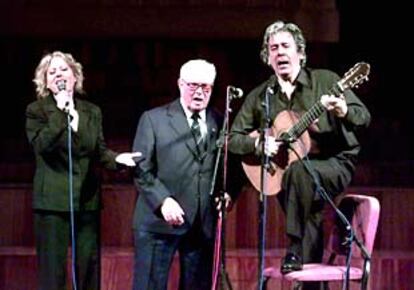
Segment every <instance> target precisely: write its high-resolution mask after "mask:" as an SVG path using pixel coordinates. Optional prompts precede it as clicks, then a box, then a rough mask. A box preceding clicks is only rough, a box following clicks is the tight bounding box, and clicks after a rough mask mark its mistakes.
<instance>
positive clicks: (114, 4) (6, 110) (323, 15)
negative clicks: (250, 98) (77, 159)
mask: <svg viewBox="0 0 414 290" xmlns="http://www.w3.org/2000/svg"><path fill="white" fill-rule="evenodd" d="M362 2H363V3H361V1H333V0H331V1H328V0H318V1H305V0H295V1H284V0H279V1H274V0H273V1H271V0H206V1H201V0H184V1H173V0H158V1H149V0H122V1H121V0H87V1H81V0H72V1H70V2H60V1H52V0H43V1H42V0H17V1H16V0H14V1H13V0H3V1H1V3H0V36H1V37H0V56H1V57H2V70H1V72H0V80H1V84H2V85H1V87H2V106H1V109H0V126H1V127H0V132H1V136H2V138H1V141H0V142H1V143H0V160H1V165H0V169H5V170H2V174H1V177H0V180H2V181H30V180H31V170H30V168H31V165H32V163H33V161H32V154H31V151H30V148H29V146H28V144H27V141H26V139H25V132H24V110H25V107H26V106H27V104H28V103H29V102H31V101H32V100H34V98H35V96H34V88H33V84H32V81H31V80H32V78H33V72H34V69H35V67H36V65H37V63H38V61H39V60H40V58H41V57H42V55H43V54H44V53H45V52H49V51H53V50H56V49H58V50H62V51H65V52H70V53H72V54H73V55H74V56H75V58H76V59H77V60H78V61H80V62H81V63H82V64H83V66H84V72H85V76H86V80H85V87H86V91H87V92H88V98H89V99H90V100H92V101H93V102H95V103H96V104H98V105H99V106H100V107H101V108H102V109H103V112H104V130H105V136H106V139H107V140H108V143H109V144H110V145H111V146H114V147H115V149H122V150H128V149H129V146H130V143H131V142H132V138H133V136H134V133H135V127H136V123H137V121H138V118H139V116H140V114H141V113H142V112H143V111H144V110H146V109H148V108H152V107H154V106H156V105H159V104H163V103H166V102H168V101H169V100H171V99H173V98H175V97H176V96H177V89H176V79H177V76H178V72H179V68H180V65H181V64H182V63H183V62H185V61H186V60H188V59H190V58H196V57H202V58H206V59H208V60H210V61H212V62H214V63H215V64H216V65H217V68H218V79H217V84H216V88H215V92H214V97H213V101H212V102H213V105H214V106H216V107H217V108H218V109H220V110H223V107H224V99H225V88H226V86H227V85H229V84H231V85H236V86H238V87H241V88H243V90H244V91H245V92H247V91H249V90H250V89H251V88H253V87H254V86H255V85H256V84H257V83H258V82H260V81H261V80H263V79H264V78H265V77H267V75H268V74H269V73H271V72H270V70H269V69H268V68H266V67H265V66H264V65H263V64H261V62H260V60H259V56H258V54H259V49H260V44H261V38H262V34H263V30H264V28H265V27H266V26H267V25H268V24H270V23H271V22H273V21H274V20H276V19H283V20H286V21H293V22H296V23H298V24H299V25H300V26H301V28H302V29H303V30H304V32H305V36H306V37H307V39H308V49H307V52H308V63H309V65H310V66H312V67H323V68H328V69H332V70H334V71H336V72H337V73H338V74H343V73H345V72H346V71H347V70H348V69H349V68H350V67H351V66H352V65H353V64H354V63H356V62H358V61H366V62H369V63H370V64H371V66H372V72H371V75H370V80H369V82H367V83H365V84H363V85H362V86H361V87H360V88H359V89H357V93H358V94H359V96H360V97H361V99H362V100H363V101H364V102H365V103H366V104H367V106H368V107H369V108H370V110H371V112H372V115H373V122H372V125H371V127H370V129H369V130H368V131H366V132H364V133H363V134H362V135H361V140H362V142H363V145H364V147H363V152H362V155H361V166H360V168H359V169H358V172H357V176H356V179H355V183H356V184H357V185H382V186H392V185H398V186H412V185H413V181H411V172H412V167H413V153H412V150H410V149H411V148H412V147H413V140H412V138H410V132H412V129H413V125H412V122H411V120H410V118H409V117H410V114H411V108H410V106H409V105H408V103H407V99H404V97H405V96H406V95H408V92H404V93H403V92H402V84H404V82H403V80H402V76H401V72H400V71H399V70H397V69H396V68H395V64H396V63H398V62H400V63H401V61H404V60H405V59H404V58H403V55H399V54H401V53H400V52H402V51H403V49H402V50H398V49H395V46H396V44H395V41H396V39H394V37H395V34H393V36H391V34H390V33H389V32H386V30H387V29H386V27H387V26H390V24H391V23H393V21H394V20H395V18H398V16H392V15H393V14H392V13H391V10H392V9H391V8H390V7H389V6H390V5H389V3H388V4H387V5H385V4H384V6H383V7H379V6H378V5H379V4H378V3H369V2H371V1H362ZM374 4H375V5H374ZM385 6H386V7H385ZM384 9H385V11H386V12H382V13H380V12H381V10H384ZM383 14H385V15H383ZM390 15H391V16H390ZM395 30H398V29H397V28H395ZM398 42H401V40H400V39H399V40H398ZM401 45H402V46H404V44H403V43H401ZM240 104H241V102H240V101H234V103H233V107H234V111H235V112H236V111H237V109H238V107H239V106H240ZM12 163H14V164H16V163H17V164H20V165H21V168H24V169H25V170H22V171H19V172H17V174H16V173H15V172H12V173H11V172H10V170H6V169H9V168H10V167H9V164H12Z"/></svg>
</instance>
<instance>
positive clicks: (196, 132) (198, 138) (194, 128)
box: [191, 113, 203, 150]
mask: <svg viewBox="0 0 414 290" xmlns="http://www.w3.org/2000/svg"><path fill="white" fill-rule="evenodd" d="M191 119H193V124H191V132H192V133H193V136H194V140H195V142H196V144H197V148H198V149H199V150H200V149H201V143H202V142H203V136H202V134H201V129H200V123H199V122H198V119H200V115H199V114H198V113H193V115H192V116H191Z"/></svg>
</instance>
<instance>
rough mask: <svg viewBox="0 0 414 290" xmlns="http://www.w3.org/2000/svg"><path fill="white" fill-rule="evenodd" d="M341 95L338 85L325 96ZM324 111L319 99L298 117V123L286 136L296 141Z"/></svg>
mask: <svg viewBox="0 0 414 290" xmlns="http://www.w3.org/2000/svg"><path fill="white" fill-rule="evenodd" d="M341 93H343V89H342V88H341V87H340V86H339V85H338V84H336V85H335V86H334V87H332V88H331V89H330V90H329V92H328V93H327V94H328V95H335V96H339V95H340V94H341ZM325 110H326V109H325V107H324V106H323V105H322V103H321V100H320V99H319V100H318V101H317V102H316V103H315V104H313V105H312V107H311V108H310V109H309V110H308V111H307V112H306V113H305V114H303V115H302V116H301V117H300V119H299V121H298V122H297V123H296V124H295V125H293V126H292V127H291V128H290V129H289V131H288V132H287V134H288V136H289V137H290V138H292V139H293V140H296V139H298V138H299V137H300V136H301V135H302V134H303V132H305V131H306V129H307V128H308V127H309V126H310V125H311V124H312V123H313V122H314V121H315V120H316V119H317V118H318V117H319V116H320V115H322V113H323V112H325Z"/></svg>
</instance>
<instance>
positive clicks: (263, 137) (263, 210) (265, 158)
mask: <svg viewBox="0 0 414 290" xmlns="http://www.w3.org/2000/svg"><path fill="white" fill-rule="evenodd" d="M273 93H274V92H273V87H272V86H271V85H270V84H269V85H268V86H267V88H266V92H265V98H264V101H263V102H262V106H263V111H264V118H263V119H264V120H263V121H264V122H263V123H264V124H263V129H262V130H261V132H260V141H261V147H262V148H261V149H262V150H261V151H262V166H261V170H260V174H261V178H260V195H259V233H258V234H259V244H258V255H259V269H258V279H259V283H258V290H262V289H263V286H264V277H263V271H264V256H265V255H264V254H265V246H266V239H265V233H266V215H267V193H266V192H265V190H266V188H268V186H267V177H266V172H267V171H269V170H271V164H270V156H269V155H267V154H266V151H265V146H266V142H267V138H268V137H269V133H270V132H269V131H270V122H271V120H270V100H269V99H270V95H273Z"/></svg>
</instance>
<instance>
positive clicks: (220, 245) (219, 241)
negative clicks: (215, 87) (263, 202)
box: [210, 86, 237, 290]
mask: <svg viewBox="0 0 414 290" xmlns="http://www.w3.org/2000/svg"><path fill="white" fill-rule="evenodd" d="M234 97H237V96H234ZM231 99H232V92H231V87H230V86H228V87H227V93H226V108H225V114H224V120H223V126H222V129H221V130H220V134H219V139H218V140H217V147H218V152H217V155H216V162H215V166H214V172H213V178H212V182H211V187H210V188H211V189H210V195H211V196H212V195H213V194H214V188H215V183H216V177H217V172H218V167H219V164H220V158H221V156H223V172H222V174H223V175H222V176H223V182H222V184H223V188H222V190H220V194H219V202H220V204H221V208H220V214H219V217H218V221H217V227H216V242H215V249H214V262H213V281H212V288H211V289H212V290H215V289H216V286H217V285H216V284H217V281H218V280H219V279H220V289H221V290H232V289H233V287H232V285H231V282H230V279H229V276H228V274H227V271H226V261H225V259H226V244H225V242H226V237H225V233H226V216H227V210H226V206H225V205H226V200H225V198H224V197H225V194H226V193H227V159H228V150H227V144H228V132H229V113H230V112H231V108H230V101H231Z"/></svg>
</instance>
